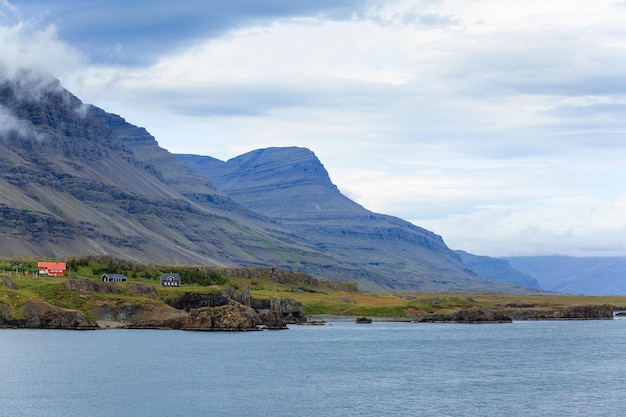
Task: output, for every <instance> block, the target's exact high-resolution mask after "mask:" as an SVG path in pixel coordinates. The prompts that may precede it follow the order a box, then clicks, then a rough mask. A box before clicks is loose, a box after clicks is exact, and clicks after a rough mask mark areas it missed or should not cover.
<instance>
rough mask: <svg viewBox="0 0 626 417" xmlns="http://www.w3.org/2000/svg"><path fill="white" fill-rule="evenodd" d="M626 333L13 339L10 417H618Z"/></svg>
mask: <svg viewBox="0 0 626 417" xmlns="http://www.w3.org/2000/svg"><path fill="white" fill-rule="evenodd" d="M625 347H626V320H614V321H559V322H554V321H538V322H514V323H511V324H485V325H467V324H414V323H413V324H412V323H378V322H375V323H373V324H369V325H368V324H359V325H357V324H353V323H345V322H344V323H342V322H335V323H330V324H327V325H325V326H292V327H291V328H290V330H287V331H264V332H243V333H200V332H184V331H161V330H154V331H153V330H102V331H84V332H75V331H55V330H15V329H5V330H0V373H1V374H0V416H2V417H4V416H11V417H17V416H30V417H38V416H41V417H44V416H45V417H57V416H58V417H69V416H80V417H88V416H98V417H100V416H101V417H110V416H116V417H124V416H128V417H131V416H132V417H141V416H147V417H148V416H149V417H158V416H163V417H175V416H185V417H191V416H268V417H269V416H524V417H529V416H530V417H532V416H619V415H624V414H625V413H626V360H625V358H624V357H625V353H624V352H625Z"/></svg>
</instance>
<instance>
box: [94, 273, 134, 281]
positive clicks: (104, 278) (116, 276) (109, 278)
mask: <svg viewBox="0 0 626 417" xmlns="http://www.w3.org/2000/svg"><path fill="white" fill-rule="evenodd" d="M100 280H101V281H102V282H126V281H127V279H126V275H124V274H104V275H102V276H101V277H100Z"/></svg>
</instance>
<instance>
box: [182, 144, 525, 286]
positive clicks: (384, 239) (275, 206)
mask: <svg viewBox="0 0 626 417" xmlns="http://www.w3.org/2000/svg"><path fill="white" fill-rule="evenodd" d="M178 157H179V158H180V160H181V161H183V162H185V163H186V164H187V165H189V166H190V167H191V168H192V169H193V170H194V171H196V172H199V173H201V174H202V175H204V177H205V178H207V179H210V181H211V182H212V183H213V184H214V185H215V187H217V188H218V189H219V190H221V191H223V192H224V193H225V194H227V195H228V196H230V197H231V198H232V199H233V200H235V201H237V202H238V203H240V204H242V205H244V206H246V207H247V208H249V209H250V210H253V211H255V212H257V213H260V214H262V215H264V216H268V217H271V218H273V219H276V220H277V221H278V222H279V223H280V224H282V225H284V226H285V227H286V228H288V229H289V230H290V231H291V232H292V233H294V234H295V235H297V236H298V237H299V238H300V239H302V240H304V241H305V242H306V243H307V244H309V245H311V246H313V247H315V248H317V249H318V250H320V251H322V252H324V253H326V254H328V255H330V256H333V257H334V258H336V259H338V260H341V261H342V262H345V263H348V264H352V265H354V266H355V268H357V267H361V268H366V269H367V271H368V273H369V277H370V279H371V280H372V281H374V282H375V283H376V284H377V285H376V286H372V285H369V286H368V288H367V289H372V290H375V289H380V288H384V287H387V288H394V289H400V290H408V289H419V290H421V291H442V290H445V291H463V288H468V287H471V288H474V289H475V290H477V289H478V288H483V289H484V290H487V291H498V290H502V291H505V288H506V285H502V284H501V283H496V282H491V283H488V282H486V281H485V280H483V279H482V278H479V277H478V276H477V275H476V274H474V273H473V272H472V271H470V270H469V269H468V268H467V267H466V266H465V265H464V264H463V263H462V262H461V259H460V257H459V256H458V255H457V254H456V253H454V252H453V251H452V250H450V249H449V248H448V247H447V246H446V245H445V243H444V242H443V239H442V238H441V237H440V236H438V235H436V234H434V233H432V232H430V231H428V230H425V229H423V228H421V227H418V226H415V225H413V224H411V223H409V222H406V221H404V220H401V219H399V218H396V217H392V216H388V215H384V214H378V213H373V212H371V211H369V210H367V209H365V208H363V207H362V206H360V205H359V204H357V203H355V202H354V201H352V200H350V199H348V198H347V197H345V196H344V195H343V194H341V192H340V191H339V190H338V188H337V187H336V186H335V185H334V184H333V183H332V181H331V179H330V176H329V175H328V172H327V171H326V169H325V168H324V166H323V165H322V163H321V162H320V161H319V160H318V159H317V157H316V156H315V154H314V153H313V152H311V151H310V150H308V149H305V148H298V147H289V148H268V149H259V150H255V151H252V152H249V153H246V154H244V155H241V156H238V157H236V158H233V159H230V160H228V161H226V162H223V161H220V160H217V159H215V158H211V157H203V156H198V155H178ZM511 288H512V287H511V286H509V288H508V291H511ZM515 291H517V292H519V291H520V289H519V288H517V289H515Z"/></svg>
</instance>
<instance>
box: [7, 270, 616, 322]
mask: <svg viewBox="0 0 626 417" xmlns="http://www.w3.org/2000/svg"><path fill="white" fill-rule="evenodd" d="M12 262H16V261H14V260H12ZM19 262H20V265H21V268H22V270H21V271H17V270H16V269H15V268H13V269H12V268H11V267H10V266H11V265H13V264H12V263H10V262H9V261H0V282H1V280H2V279H3V278H5V277H6V278H10V280H11V281H12V282H14V283H15V284H16V285H17V287H18V289H17V290H12V289H9V288H7V287H6V286H3V285H0V303H4V304H5V305H7V306H8V307H9V308H10V310H11V311H12V312H17V310H19V308H20V306H21V305H23V303H24V302H25V301H26V300H29V299H37V300H44V301H47V302H48V303H50V304H52V305H55V306H58V307H64V308H71V309H77V310H82V311H85V312H88V310H89V307H90V306H91V305H93V303H94V302H96V301H97V300H99V299H101V300H118V301H129V302H133V303H142V302H151V303H154V302H155V301H154V300H151V301H148V300H147V299H146V298H143V297H141V296H138V295H136V294H133V293H131V292H127V291H123V292H122V293H121V294H93V295H88V296H86V295H84V294H80V293H78V292H76V291H71V290H68V289H66V288H65V280H66V278H67V277H58V278H55V277H41V276H38V275H37V274H34V273H33V272H32V271H33V268H32V266H33V262H34V261H29V260H19ZM34 265H35V267H36V262H35V263H34ZM7 266H8V267H7ZM72 266H73V268H72V269H71V271H70V275H71V278H86V279H91V280H98V279H99V276H100V274H101V273H102V271H105V270H106V271H107V272H109V271H111V270H114V271H113V272H115V273H125V274H126V275H127V276H128V277H129V282H128V283H119V284H117V285H118V286H119V287H120V288H121V289H124V288H126V287H127V286H128V285H130V284H132V283H145V284H153V285H154V286H155V288H156V289H157V291H158V293H159V297H160V298H161V299H162V300H168V299H169V300H171V299H175V298H178V297H180V296H182V295H184V294H185V293H200V294H208V293H213V294H215V293H219V292H220V291H221V288H222V286H224V285H227V286H231V287H233V288H235V289H236V290H237V291H244V290H247V291H249V292H250V295H252V296H253V297H254V298H257V299H270V298H293V299H295V300H297V301H299V302H301V303H302V305H303V307H304V312H305V314H307V315H313V314H331V315H349V316H373V317H405V318H410V317H416V316H423V315H426V314H431V313H438V314H448V313H450V312H453V311H455V310H459V309H469V308H478V307H488V308H491V309H494V310H502V311H510V310H515V309H521V308H524V309H544V310H545V309H562V308H567V307H572V306H579V305H602V304H611V305H613V306H616V307H623V308H624V309H625V310H626V296H602V297H598V296H593V297H592V296H570V295H559V294H541V295H516V294H498V293H465V294H457V293H405V292H394V293H369V292H360V291H357V290H352V289H351V288H353V286H352V287H351V286H343V289H336V287H337V286H332V285H330V286H329V285H327V283H325V282H324V281H318V280H309V281H307V282H306V283H303V282H298V280H297V279H296V278H294V281H293V282H291V283H288V284H285V283H279V282H277V281H276V280H275V279H272V277H271V276H270V274H269V272H267V273H265V271H264V270H259V269H250V270H249V271H247V272H246V273H244V274H238V276H225V275H223V274H221V273H218V272H217V271H218V270H214V269H207V268H206V267H204V268H201V267H192V266H155V265H144V264H133V263H129V262H125V261H116V260H112V259H111V258H104V259H92V258H89V259H81V260H80V262H74V263H72ZM29 268H30V269H29ZM194 268H195V269H194ZM35 269H36V268H35ZM185 269H188V270H190V271H192V272H188V276H190V277H192V278H191V279H193V280H195V281H196V282H195V283H185V280H184V279H183V285H182V286H181V287H179V288H165V287H161V286H160V285H159V277H160V273H161V272H162V271H170V272H171V271H172V270H185ZM24 271H26V273H25V272H24ZM212 282H214V283H213V284H210V283H212ZM207 283H209V284H207ZM340 287H341V286H340ZM157 302H158V301H157Z"/></svg>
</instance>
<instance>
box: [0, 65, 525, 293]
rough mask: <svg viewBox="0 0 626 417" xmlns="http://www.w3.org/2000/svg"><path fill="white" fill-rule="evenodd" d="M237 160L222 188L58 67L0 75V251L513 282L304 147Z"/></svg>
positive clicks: (392, 281) (447, 284) (377, 279)
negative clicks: (345, 180)
mask: <svg viewBox="0 0 626 417" xmlns="http://www.w3.org/2000/svg"><path fill="white" fill-rule="evenodd" d="M264 154H265V155H264ZM205 161H209V165H211V164H213V165H215V166H222V167H230V166H233V165H231V164H230V163H229V164H224V163H221V162H220V163H217V161H216V160H212V159H211V158H209V159H207V160H205ZM237 163H240V164H241V165H242V167H243V168H241V169H240V167H236V169H234V170H233V171H232V173H231V176H229V175H227V174H228V172H226V173H225V174H220V175H217V176H216V178H215V184H217V183H218V182H220V184H223V183H222V181H226V180H227V179H229V178H230V179H229V180H230V181H232V184H231V186H229V187H225V191H226V190H227V191H228V192H223V191H220V190H218V188H219V187H214V186H213V185H212V184H211V181H209V180H208V179H207V178H206V177H204V176H203V175H200V174H199V173H198V172H196V171H195V170H194V169H191V168H190V167H189V166H188V165H187V164H185V163H183V162H182V161H181V160H179V159H178V158H177V157H176V156H174V155H172V154H170V153H169V152H168V151H166V150H165V149H162V148H160V147H159V146H158V143H157V142H156V140H155V139H154V137H152V136H151V135H150V134H149V133H148V132H147V131H146V130H145V129H143V128H139V127H136V126H133V125H131V124H129V123H127V122H126V121H125V120H124V119H123V118H121V117H120V116H117V115H113V114H109V113H107V112H105V111H104V110H101V109H98V108H96V107H93V106H88V105H84V104H83V103H82V102H81V101H80V100H79V99H78V98H76V97H75V96H73V95H72V94H71V93H69V92H68V91H66V90H65V89H63V88H62V87H61V86H60V84H59V83H58V81H57V80H54V79H52V78H51V77H49V76H43V75H39V74H35V73H33V72H23V73H21V74H20V76H19V77H17V78H13V79H10V80H8V79H3V80H0V237H1V239H0V256H3V257H12V256H28V257H48V258H54V257H65V256H77V255H87V254H109V255H113V256H117V257H121V258H127V259H131V260H135V261H148V262H155V263H161V264H163V263H168V264H173V263H196V264H203V265H219V266H266V267H276V268H285V269H291V270H296V271H303V272H307V273H310V274H312V275H314V276H317V277H323V278H334V279H340V280H344V281H356V282H358V283H359V286H360V288H362V289H372V290H373V289H376V290H379V289H380V290H389V289H399V290H428V291H440V290H445V291H507V292H519V291H521V290H520V289H519V288H515V287H512V286H507V285H503V284H502V285H501V284H497V283H492V282H487V281H484V280H482V279H480V278H478V277H477V276H476V275H475V274H473V273H471V272H470V271H468V270H467V269H465V267H464V266H463V264H462V263H461V262H460V259H459V258H458V256H457V255H455V254H454V253H453V252H451V251H450V250H449V249H448V248H447V247H446V246H445V244H444V243H443V241H442V239H441V238H440V237H439V236H436V235H434V234H433V233H431V232H428V231H426V230H424V229H421V228H419V227H416V226H414V225H411V224H410V223H407V222H404V221H402V220H400V219H397V218H393V217H390V216H385V215H380V214H375V213H372V212H369V211H368V210H365V209H364V208H362V207H361V206H359V205H357V204H356V203H354V202H352V201H350V200H349V199H347V198H346V197H344V196H343V195H341V193H339V191H338V190H337V188H336V187H335V186H334V185H333V184H332V183H331V182H330V178H329V177H328V174H327V172H326V170H325V169H324V168H323V166H322V165H321V164H320V163H319V161H318V160H317V158H315V156H314V155H313V154H312V153H311V152H310V151H306V150H301V149H297V148H290V149H287V150H285V151H279V150H271V151H268V152H265V151H260V153H259V152H257V153H251V154H249V155H247V156H243V157H241V158H239V159H237V160H236V161H235V165H237ZM263 167H265V168H266V169H265V171H263V170H262V169H261V168H263ZM244 168H245V169H244ZM244 173H245V175H244ZM233 175H234V176H235V178H232V176H233ZM209 178H210V179H211V180H212V178H211V177H210V176H209ZM231 193H232V194H233V195H235V197H236V198H235V199H233V198H231V195H229V194H231ZM236 200H239V201H236ZM242 203H243V204H242Z"/></svg>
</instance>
